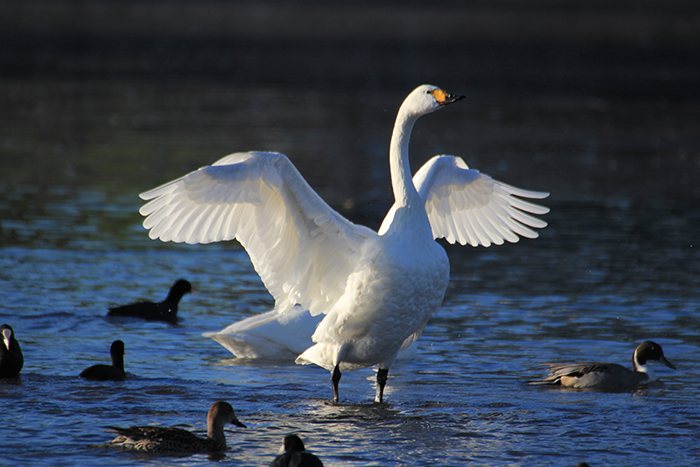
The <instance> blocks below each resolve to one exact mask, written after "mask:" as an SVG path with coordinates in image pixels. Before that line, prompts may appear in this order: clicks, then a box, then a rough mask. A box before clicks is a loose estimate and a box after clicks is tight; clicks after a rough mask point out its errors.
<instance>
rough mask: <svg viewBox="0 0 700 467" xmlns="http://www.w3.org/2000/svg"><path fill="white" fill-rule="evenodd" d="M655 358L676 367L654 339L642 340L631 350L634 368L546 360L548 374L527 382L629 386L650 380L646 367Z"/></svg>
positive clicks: (600, 387)
mask: <svg viewBox="0 0 700 467" xmlns="http://www.w3.org/2000/svg"><path fill="white" fill-rule="evenodd" d="M652 360H655V361H659V362H661V363H663V364H664V365H666V366H667V367H669V368H673V369H674V370H675V369H676V367H675V366H674V365H673V364H672V363H671V362H669V361H668V360H666V357H665V356H664V351H663V349H662V348H661V346H660V345H659V344H657V343H655V342H651V341H645V342H642V343H641V344H639V346H637V348H636V349H635V350H634V355H633V356H632V364H633V366H634V370H630V369H629V368H625V367H624V366H622V365H618V364H616V363H597V362H592V363H566V364H547V366H548V367H549V370H550V372H551V373H550V374H549V376H547V377H546V378H545V379H543V380H541V381H532V382H531V383H530V384H558V385H561V386H565V387H569V388H577V389H598V390H620V389H628V388H632V387H634V386H636V385H638V384H645V383H650V382H652V381H654V380H655V379H656V375H655V374H654V370H652V369H651V368H648V367H647V364H648V362H650V361H652Z"/></svg>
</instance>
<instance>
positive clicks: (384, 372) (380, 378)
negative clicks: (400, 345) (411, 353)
mask: <svg viewBox="0 0 700 467" xmlns="http://www.w3.org/2000/svg"><path fill="white" fill-rule="evenodd" d="M387 379H389V369H388V368H386V369H385V368H380V369H379V370H378V371H377V396H376V397H375V398H374V401H375V402H379V403H382V402H384V386H386V381H387Z"/></svg>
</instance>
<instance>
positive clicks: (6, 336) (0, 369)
mask: <svg viewBox="0 0 700 467" xmlns="http://www.w3.org/2000/svg"><path fill="white" fill-rule="evenodd" d="M0 335H2V343H0V378H13V377H15V376H17V375H18V374H19V372H20V371H22V367H23V366H24V355H22V349H21V348H20V346H19V342H17V339H15V332H14V331H13V330H12V327H11V326H10V325H9V324H3V325H2V326H0Z"/></svg>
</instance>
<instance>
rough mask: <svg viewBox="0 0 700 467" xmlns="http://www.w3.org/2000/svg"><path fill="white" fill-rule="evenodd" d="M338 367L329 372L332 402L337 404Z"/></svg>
mask: <svg viewBox="0 0 700 467" xmlns="http://www.w3.org/2000/svg"><path fill="white" fill-rule="evenodd" d="M341 376H343V375H341V374H340V367H339V366H338V365H336V366H335V368H333V371H332V372H331V384H333V402H339V401H340V396H339V395H338V383H339V382H340V377H341Z"/></svg>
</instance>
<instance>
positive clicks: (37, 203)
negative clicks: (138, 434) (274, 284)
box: [0, 187, 700, 466]
mask: <svg viewBox="0 0 700 467" xmlns="http://www.w3.org/2000/svg"><path fill="white" fill-rule="evenodd" d="M5 199H6V200H11V201H12V205H14V206H21V207H22V213H23V214H21V215H20V214H16V215H14V216H13V218H10V217H6V219H8V220H4V221H3V235H4V238H5V244H4V246H3V247H2V248H1V249H0V322H3V323H5V322H7V323H9V324H11V325H12V326H13V328H14V329H15V332H16V336H17V339H18V340H19V342H20V344H21V346H22V349H23V352H24V355H25V366H24V369H23V370H22V373H21V377H20V378H19V379H17V380H3V381H0V407H1V409H0V410H1V411H2V422H1V423H0V452H1V453H2V459H3V460H2V464H3V465H98V464H99V465H134V464H138V465H203V464H209V463H210V462H211V460H209V459H208V458H207V457H206V456H204V455H196V456H190V457H184V458H162V457H157V458H137V457H135V456H133V455H131V454H129V453H124V452H121V451H116V450H113V449H104V448H98V447H94V445H98V444H101V443H105V442H107V441H109V440H110V439H111V436H110V434H109V433H106V432H104V427H106V426H108V425H118V426H119V425H122V426H124V425H132V424H157V425H179V426H183V427H185V428H188V429H192V430H194V431H196V432H200V433H203V432H204V431H205V429H206V426H205V414H206V411H207V409H208V407H209V405H210V404H211V403H212V402H213V401H215V400H218V399H223V400H227V401H229V402H230V403H231V404H232V405H233V406H234V408H235V410H236V413H237V415H238V418H239V419H240V420H241V421H243V422H244V423H245V424H246V425H247V426H248V428H246V429H242V428H234V427H231V428H228V429H227V438H228V442H229V446H230V450H229V452H227V454H226V457H225V458H224V459H222V460H221V461H220V462H223V463H229V464H234V465H242V466H247V465H250V466H254V465H257V466H260V465H267V464H268V463H269V462H270V461H271V460H272V459H273V458H274V456H275V454H276V453H277V452H278V450H279V447H280V445H281V440H282V437H283V435H285V434H286V433H289V432H296V433H299V434H300V435H301V436H302V438H303V439H304V440H305V442H306V444H307V448H308V449H309V450H310V451H312V452H314V453H315V454H317V455H318V456H319V457H320V458H321V459H322V460H323V461H324V463H325V465H327V466H334V465H338V466H340V465H342V466H369V465H376V466H389V465H397V466H398V465H445V466H447V465H494V466H495V465H498V466H504V465H518V466H521V465H532V466H535V465H536V466H542V465H552V466H562V465H576V463H578V462H581V461H586V462H588V463H589V464H591V465H613V464H616V465H695V464H697V459H698V457H699V456H700V448H698V447H697V444H698V443H697V440H698V433H700V409H698V404H697V401H698V397H700V383H699V381H700V358H698V355H699V352H700V338H699V337H698V335H699V331H700V320H699V319H698V315H697V311H698V309H699V308H700V299H699V298H698V294H697V284H698V279H699V271H700V254H698V246H697V244H696V243H695V242H694V241H693V240H692V239H697V238H700V222H698V217H700V211H699V210H698V209H697V208H693V207H686V208H682V209H681V208H679V207H678V206H664V205H659V206H655V207H645V208H644V209H640V208H639V207H634V206H626V205H619V204H614V205H605V204H600V203H595V202H590V203H578V204H575V205H574V204H571V203H566V202H560V203H558V204H557V203H554V204H553V205H551V204H550V205H551V206H552V208H553V210H552V213H551V214H550V215H548V217H547V220H548V221H549V222H550V226H549V227H548V228H547V229H545V230H544V231H543V232H542V235H541V237H540V238H539V239H537V240H525V241H522V242H520V243H518V244H515V245H504V246H501V247H492V248H489V249H483V248H481V249H473V248H471V247H448V253H449V255H450V260H451V264H452V280H451V284H450V287H449V289H448V292H447V296H446V298H445V302H444V304H443V306H442V307H441V308H440V310H439V312H438V314H437V316H435V317H434V318H433V319H432V320H431V321H430V323H429V324H428V326H427V328H426V330H425V333H424V335H423V336H422V337H421V339H420V340H419V345H418V353H417V356H416V358H415V359H414V360H411V361H402V362H399V363H397V364H396V366H395V367H393V368H392V370H391V372H390V378H389V383H388V386H387V392H386V399H387V401H388V402H387V403H386V404H382V405H378V404H374V403H373V402H372V401H373V397H374V375H375V373H374V371H373V370H372V369H366V370H358V371H354V372H346V373H345V374H344V375H343V379H342V381H341V384H340V391H341V399H342V403H341V404H340V405H334V404H331V403H329V402H328V401H329V399H330V395H331V393H330V383H329V375H328V373H327V372H326V371H325V370H322V369H320V368H316V367H313V366H296V365H294V364H292V363H274V362H256V361H251V360H237V359H235V358H233V357H232V355H230V354H229V353H228V351H226V350H225V349H224V348H223V347H221V346H220V345H219V344H217V343H216V342H215V341H213V340H211V339H208V338H205V337H202V335H201V334H202V333H203V332H206V331H214V330H219V329H222V328H223V327H225V326H226V325H228V324H230V323H232V322H234V321H236V320H238V319H241V318H243V317H246V316H250V315H252V314H255V313H258V312H262V311H266V310H268V309H270V308H271V307H272V301H271V298H270V296H269V294H268V293H267V292H266V290H265V288H264V287H263V285H262V284H261V282H260V280H259V279H258V277H257V275H256V274H255V272H254V270H253V269H252V266H251V264H250V262H249V260H248V257H247V255H246V253H245V252H244V251H243V250H241V249H240V248H239V247H238V246H237V245H236V244H235V242H230V243H224V244H215V245H208V246H202V245H197V246H183V245H172V244H162V243H159V242H153V241H151V240H149V239H148V237H147V235H146V233H145V231H143V230H142V229H141V227H140V226H139V217H138V215H137V214H135V213H136V212H137V210H138V207H139V201H138V199H136V198H135V197H129V196H125V195H121V194H114V193H111V192H109V191H104V190H99V189H95V188H77V189H76V188H67V187H53V188H51V189H43V188H36V187H34V188H28V187H13V188H10V187H6V188H5ZM6 203H8V202H6ZM3 208H4V209H5V210H6V211H5V212H6V214H7V213H8V212H9V211H8V209H9V205H8V204H6V205H5V206H4V207H3ZM180 277H182V278H186V279H188V280H190V281H191V282H192V284H193V286H194V288H195V289H196V291H197V295H195V296H192V295H187V296H185V297H184V299H183V300H182V302H181V306H180V316H181V322H180V324H178V325H176V326H173V325H169V324H165V323H145V322H140V321H134V320H121V321H110V320H107V319H106V318H105V313H106V310H107V308H108V307H110V306H114V305H119V304H124V303H129V302H133V301H136V300H142V299H154V300H160V299H162V298H163V297H164V296H165V294H166V292H167V289H168V287H169V286H170V285H171V283H172V282H173V281H174V280H175V279H177V278H180ZM117 338H118V339H122V340H123V341H124V342H125V343H126V360H125V366H126V370H127V372H128V373H130V375H131V376H130V378H129V379H127V380H126V381H124V382H117V383H114V382H88V381H83V380H81V379H80V378H78V377H77V375H78V373H79V372H80V371H81V370H82V369H83V368H85V367H87V366H90V365H92V364H95V363H99V362H108V360H109V345H110V343H111V342H112V341H113V340H115V339H117ZM646 339H652V340H655V341H656V342H658V343H660V344H661V345H662V346H663V347H664V350H665V353H666V356H667V357H668V358H669V359H670V360H671V361H672V362H673V363H675V364H676V365H677V367H678V371H673V370H671V369H668V368H666V367H664V366H661V365H656V367H655V369H656V370H657V375H658V377H659V381H658V382H656V383H653V384H651V385H649V386H648V387H645V388H640V389H637V390H634V391H629V392H622V393H613V394H601V393H594V392H578V391H566V390H564V391H563V390H559V389H555V388H546V387H535V386H528V385H526V384H525V381H527V380H532V379H537V378H540V377H542V376H544V374H545V372H544V369H543V368H542V367H541V366H540V365H541V364H542V363H546V362H552V361H570V360H591V359H594V360H601V359H602V360H604V361H614V362H618V363H622V364H630V358H631V355H632V351H633V349H634V347H635V346H636V344H637V343H639V342H641V341H643V340H646Z"/></svg>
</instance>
